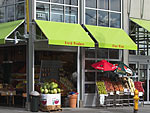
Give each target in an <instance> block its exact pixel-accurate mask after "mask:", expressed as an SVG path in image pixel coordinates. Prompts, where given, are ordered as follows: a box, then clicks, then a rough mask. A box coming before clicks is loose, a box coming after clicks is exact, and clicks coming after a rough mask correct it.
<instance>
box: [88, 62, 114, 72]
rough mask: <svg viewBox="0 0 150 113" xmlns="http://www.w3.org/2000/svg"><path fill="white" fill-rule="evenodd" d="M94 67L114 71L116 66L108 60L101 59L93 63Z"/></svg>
mask: <svg viewBox="0 0 150 113" xmlns="http://www.w3.org/2000/svg"><path fill="white" fill-rule="evenodd" d="M91 66H92V67H93V68H95V69H98V70H103V71H114V70H115V69H116V66H114V65H113V64H111V63H109V62H107V61H106V60H101V61H99V62H96V63H94V64H92V65H91Z"/></svg>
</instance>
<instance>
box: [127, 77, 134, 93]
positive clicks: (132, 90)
mask: <svg viewBox="0 0 150 113" xmlns="http://www.w3.org/2000/svg"><path fill="white" fill-rule="evenodd" d="M128 83H129V87H130V91H131V92H132V93H134V91H135V86H134V82H133V80H132V79H130V78H128Z"/></svg>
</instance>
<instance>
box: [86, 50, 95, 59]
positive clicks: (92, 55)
mask: <svg viewBox="0 0 150 113" xmlns="http://www.w3.org/2000/svg"><path fill="white" fill-rule="evenodd" d="M85 58H95V49H94V48H93V49H86V51H85Z"/></svg>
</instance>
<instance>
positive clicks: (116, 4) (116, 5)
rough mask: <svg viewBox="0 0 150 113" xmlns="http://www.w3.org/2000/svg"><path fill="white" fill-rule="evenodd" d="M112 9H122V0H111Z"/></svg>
mask: <svg viewBox="0 0 150 113" xmlns="http://www.w3.org/2000/svg"><path fill="white" fill-rule="evenodd" d="M109 6H110V8H109V9H110V10H112V11H119V12H120V11H121V1H120V0H110V5H109Z"/></svg>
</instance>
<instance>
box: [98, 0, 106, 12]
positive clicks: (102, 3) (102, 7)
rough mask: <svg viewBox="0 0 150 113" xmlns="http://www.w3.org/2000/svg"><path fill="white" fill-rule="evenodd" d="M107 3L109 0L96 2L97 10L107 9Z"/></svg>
mask: <svg viewBox="0 0 150 113" xmlns="http://www.w3.org/2000/svg"><path fill="white" fill-rule="evenodd" d="M108 1H109V0H98V8H99V9H106V10H107V9H108Z"/></svg>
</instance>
